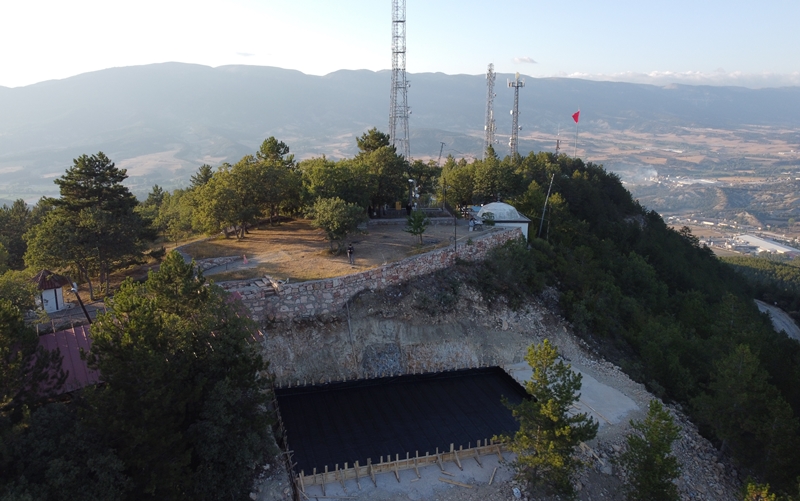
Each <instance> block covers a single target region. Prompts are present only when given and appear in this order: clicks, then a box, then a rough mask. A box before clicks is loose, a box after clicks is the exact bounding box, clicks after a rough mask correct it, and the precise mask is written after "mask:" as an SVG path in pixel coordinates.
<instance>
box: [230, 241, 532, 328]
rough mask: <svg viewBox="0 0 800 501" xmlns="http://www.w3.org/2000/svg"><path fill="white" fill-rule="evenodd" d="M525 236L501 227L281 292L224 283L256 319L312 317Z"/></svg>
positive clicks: (287, 286) (283, 287) (286, 286)
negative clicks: (467, 240)
mask: <svg viewBox="0 0 800 501" xmlns="http://www.w3.org/2000/svg"><path fill="white" fill-rule="evenodd" d="M521 236H522V233H521V232H520V231H519V229H518V228H513V229H499V228H498V229H496V230H493V231H492V233H491V234H489V235H486V236H484V237H482V238H479V239H476V240H475V241H474V242H473V243H472V244H471V245H461V246H459V247H458V250H457V251H453V248H452V247H448V248H444V249H438V250H435V251H431V252H428V253H425V254H421V255H419V256H413V257H409V258H406V259H403V260H402V261H397V262H395V263H391V264H388V265H386V266H382V267H380V268H374V269H371V270H367V271H363V272H361V273H354V274H352V275H345V276H342V277H336V278H327V279H324V280H313V281H308V282H300V283H296V284H291V283H290V284H283V285H281V286H280V288H279V290H278V291H277V294H276V293H275V291H274V290H273V289H272V288H271V287H270V288H269V289H267V288H264V287H252V286H251V287H244V288H241V289H240V288H239V287H236V286H234V287H231V286H226V285H228V284H220V285H223V286H225V287H226V288H228V289H231V290H238V292H239V293H240V294H241V296H242V301H243V302H244V304H245V305H246V306H247V307H248V309H249V310H250V311H251V313H252V317H253V320H256V321H257V322H264V321H267V320H269V321H272V320H290V319H293V318H308V317H313V316H316V315H326V314H330V313H338V311H339V310H340V309H341V308H342V307H343V306H344V304H345V302H346V301H348V300H349V299H350V298H352V297H353V296H354V295H356V294H358V293H359V292H361V291H363V290H366V289H370V290H378V289H383V288H385V287H388V286H391V285H395V284H399V283H402V282H405V281H406V280H409V279H411V278H414V277H417V276H421V275H427V274H429V273H432V272H434V271H437V270H441V269H443V268H447V267H448V266H451V265H452V264H453V263H454V262H455V259H456V257H458V258H459V259H464V260H467V261H474V260H481V259H483V258H484V257H485V256H486V253H487V252H488V251H489V250H491V249H493V248H494V247H497V246H499V245H502V244H504V243H506V242H508V241H509V240H513V239H517V238H520V237H521ZM237 285H239V284H237ZM241 285H244V283H242V284H241ZM248 285H249V284H248Z"/></svg>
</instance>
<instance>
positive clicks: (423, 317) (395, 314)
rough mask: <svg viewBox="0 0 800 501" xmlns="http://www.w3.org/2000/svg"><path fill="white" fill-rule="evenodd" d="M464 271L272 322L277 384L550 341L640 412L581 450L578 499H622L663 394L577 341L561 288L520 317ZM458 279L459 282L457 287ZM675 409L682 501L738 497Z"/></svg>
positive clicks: (414, 366)
mask: <svg viewBox="0 0 800 501" xmlns="http://www.w3.org/2000/svg"><path fill="white" fill-rule="evenodd" d="M461 271H463V270H461ZM460 273H461V272H460V271H459V270H458V269H452V270H445V272H444V273H441V272H440V273H438V274H432V275H429V276H425V277H421V278H417V279H415V280H414V281H413V282H409V283H405V284H401V285H398V286H392V287H389V288H387V289H384V290H380V291H364V292H362V293H361V294H359V295H358V296H357V297H355V298H353V299H352V300H351V301H349V302H348V303H347V305H346V307H345V308H342V309H341V310H339V311H336V312H333V313H332V314H329V315H326V316H325V317H317V318H314V319H304V320H301V321H294V322H292V321H285V322H275V323H272V324H270V325H268V326H267V329H266V330H265V334H266V340H265V342H264V355H265V357H266V358H267V359H268V360H269V361H270V369H271V371H273V372H274V374H275V375H276V383H277V384H279V385H286V384H288V383H290V382H291V384H292V385H294V384H296V383H297V382H299V383H301V384H302V383H303V382H306V383H312V382H324V381H328V380H344V379H353V378H367V377H375V376H376V375H377V376H381V375H390V374H398V373H414V372H426V371H438V370H445V369H453V368H462V367H473V366H477V365H499V366H508V365H511V364H518V363H520V362H523V361H524V356H525V353H526V351H527V348H528V346H530V345H531V344H533V343H538V342H541V341H542V340H543V339H545V338H548V339H550V341H551V342H552V343H553V344H554V345H555V346H556V347H557V348H558V350H559V354H560V355H561V356H562V357H563V358H564V359H565V360H566V361H567V362H569V363H570V364H572V366H573V367H574V368H575V369H578V370H580V371H581V372H583V373H584V374H587V375H591V376H592V378H594V379H596V380H597V381H599V382H600V383H602V384H604V385H607V386H609V387H611V388H614V390H616V391H618V392H621V393H622V394H624V395H625V396H627V397H629V398H630V399H632V400H633V401H634V402H635V404H636V406H637V407H638V409H635V410H633V411H631V412H629V413H628V414H627V415H625V416H624V417H623V418H621V419H620V420H619V421H618V422H615V423H613V424H611V423H607V424H604V423H601V425H602V426H601V427H600V431H599V433H598V436H597V438H595V439H594V440H592V441H591V442H590V443H589V444H586V447H585V448H582V449H581V450H580V451H578V454H579V455H580V456H581V457H582V458H583V459H584V460H585V461H586V463H587V467H586V468H585V469H584V470H583V471H582V472H581V473H580V474H579V476H578V478H576V483H577V485H576V487H577V488H578V489H579V490H580V492H579V494H578V498H579V499H581V500H584V499H586V500H588V499H598V498H599V497H600V496H603V497H605V498H606V499H622V497H623V495H622V493H621V491H620V488H621V485H622V482H621V481H622V479H623V478H624V472H621V471H617V468H615V467H613V458H615V457H616V456H617V455H618V454H620V453H621V451H623V450H624V445H625V436H626V435H627V434H628V433H629V432H630V426H629V421H630V420H631V419H634V420H641V419H643V418H644V415H645V413H646V409H647V405H648V402H649V401H650V400H651V399H653V398H655V397H654V396H653V395H651V394H650V393H649V392H647V390H646V389H645V388H644V386H643V385H641V384H639V383H637V382H634V381H632V380H631V379H630V378H628V376H627V375H625V374H624V373H623V372H622V371H621V370H620V369H619V367H617V366H615V365H613V364H611V363H609V362H607V361H605V360H603V359H602V358H600V357H599V356H598V355H597V354H596V353H594V352H592V350H591V349H590V348H589V347H588V346H587V345H586V343H584V342H583V341H582V340H580V339H579V338H577V337H576V336H575V335H573V334H572V330H571V326H570V325H569V324H568V323H567V322H565V321H564V320H563V319H562V318H561V317H560V316H559V315H558V313H557V311H558V294H557V292H556V291H555V290H553V289H546V290H545V291H544V292H543V293H542V294H541V295H540V297H539V298H536V299H530V300H529V301H527V302H526V303H525V304H524V306H523V307H522V308H520V309H518V310H512V309H510V308H508V306H507V304H506V303H505V301H504V300H503V299H502V297H497V298H494V301H493V302H492V303H491V304H490V303H487V301H486V300H485V299H484V298H483V297H482V295H481V293H480V292H478V291H477V290H476V289H474V288H473V287H471V286H469V285H467V281H466V280H464V278H465V277H464V276H463V275H460ZM454 281H455V282H459V284H458V286H457V287H454V286H453V283H454ZM669 408H670V411H671V413H672V414H673V416H675V418H676V422H677V423H678V424H679V425H680V426H681V427H682V429H683V432H682V436H681V438H680V440H679V441H678V442H677V443H676V444H675V445H674V447H673V453H674V454H675V455H676V456H677V457H678V459H679V461H680V463H681V465H682V468H683V470H682V473H681V477H680V478H679V479H678V487H679V491H680V495H681V499H685V500H689V499H719V500H727V499H736V496H738V492H739V489H740V488H741V481H740V479H738V477H737V473H736V470H735V468H734V467H733V466H732V465H731V464H730V463H729V462H728V461H727V460H723V461H722V462H718V458H717V454H716V451H715V450H714V448H713V446H712V445H711V444H710V443H709V442H708V441H707V440H706V439H704V438H703V437H702V436H700V434H699V433H698V432H697V429H696V428H695V427H694V426H693V425H692V424H691V423H690V422H689V420H688V418H687V417H686V416H685V415H684V414H683V413H682V412H681V410H680V408H678V407H673V406H670V407H669ZM282 485H285V484H282ZM515 485H517V484H515V483H513V482H500V483H497V484H494V485H493V486H491V487H489V486H481V489H482V490H480V495H478V494H479V493H478V492H477V490H478V489H476V492H475V493H474V494H475V496H471V494H473V493H471V492H464V490H463V489H462V490H459V491H437V492H436V494H435V496H434V497H435V498H437V499H440V500H442V501H455V500H459V501H461V500H470V499H482V500H483V499H498V500H499V499H509V496H511V488H512V487H513V486H515ZM476 487H478V486H476ZM265 489H266V487H265ZM356 494H360V496H359V497H358V498H359V499H383V500H395V499H396V500H400V499H408V496H407V495H406V494H405V493H402V494H392V493H389V492H373V491H369V492H367V491H366V490H365V491H364V492H363V493H362V492H358V493H353V492H349V494H348V495H356ZM361 494H363V495H361ZM259 499H272V498H269V497H259ZM275 499H278V498H275ZM281 499H285V498H281ZM537 499H538V498H537Z"/></svg>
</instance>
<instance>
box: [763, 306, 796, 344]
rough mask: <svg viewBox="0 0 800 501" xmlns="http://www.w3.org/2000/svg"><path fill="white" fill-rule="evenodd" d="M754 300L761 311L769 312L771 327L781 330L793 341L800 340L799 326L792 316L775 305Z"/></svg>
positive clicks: (776, 330)
mask: <svg viewBox="0 0 800 501" xmlns="http://www.w3.org/2000/svg"><path fill="white" fill-rule="evenodd" d="M755 301H756V304H757V305H758V309H759V311H761V313H765V312H766V313H769V318H770V319H771V320H772V327H773V328H774V329H775V332H781V331H783V332H785V333H786V335H787V336H789V337H790V338H792V339H794V340H795V341H800V327H798V326H797V324H796V323H795V322H794V320H793V319H792V317H790V316H789V315H787V314H786V312H785V311H783V310H782V309H780V308H778V307H777V306H772V305H770V304H767V303H765V302H764V301H759V300H758V299H756V300H755Z"/></svg>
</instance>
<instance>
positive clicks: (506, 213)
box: [478, 202, 531, 240]
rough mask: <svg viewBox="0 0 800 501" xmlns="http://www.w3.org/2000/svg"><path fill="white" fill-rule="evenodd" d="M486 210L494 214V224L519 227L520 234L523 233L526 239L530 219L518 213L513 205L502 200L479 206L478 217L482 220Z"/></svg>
mask: <svg viewBox="0 0 800 501" xmlns="http://www.w3.org/2000/svg"><path fill="white" fill-rule="evenodd" d="M487 212H490V213H491V214H492V216H494V224H495V226H499V227H504V228H519V229H520V230H522V234H523V235H525V240H527V239H528V229H529V228H530V225H531V220H530V219H528V218H527V217H525V216H523V215H522V214H520V213H519V211H517V209H515V208H514V207H512V206H510V205H508V204H505V203H503V202H492V203H490V204H486V205H484V206H483V207H481V210H479V211H478V219H480V220H482V221H483V220H484V216H485V215H486V213H487Z"/></svg>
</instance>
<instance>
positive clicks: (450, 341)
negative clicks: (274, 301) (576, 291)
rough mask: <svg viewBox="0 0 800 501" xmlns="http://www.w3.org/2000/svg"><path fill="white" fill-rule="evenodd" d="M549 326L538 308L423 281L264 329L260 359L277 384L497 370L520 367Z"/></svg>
mask: <svg viewBox="0 0 800 501" xmlns="http://www.w3.org/2000/svg"><path fill="white" fill-rule="evenodd" d="M442 298H445V299H444V300H443V299H442ZM556 322H557V318H556V317H554V316H553V315H551V314H550V313H549V311H548V310H547V309H546V308H544V306H543V305H542V304H541V303H539V302H535V303H530V304H529V305H527V307H526V308H524V309H522V310H520V311H517V312H514V311H509V310H508V308H507V307H506V306H505V305H504V304H503V302H501V301H498V302H497V303H496V304H495V305H494V306H488V305H487V304H486V303H485V302H484V301H483V299H482V298H481V296H480V294H479V293H478V292H477V291H475V290H473V289H471V288H470V287H468V286H465V285H462V286H461V287H459V290H458V292H457V293H453V291H452V290H450V289H448V290H443V289H442V287H441V286H440V284H438V283H437V280H436V278H435V276H429V277H423V278H422V279H419V280H416V281H414V282H413V283H412V284H404V285H401V286H395V287H390V288H388V289H385V290H382V291H365V292H363V293H361V294H360V295H359V296H357V297H356V298H355V299H353V300H352V301H351V302H350V303H349V304H348V305H347V307H346V308H343V309H342V310H341V311H339V312H337V314H336V315H335V316H328V317H327V318H326V319H325V320H324V321H323V320H321V319H320V320H313V321H299V322H282V323H274V324H271V325H270V326H269V328H268V329H267V330H266V331H265V333H266V334H267V340H266V343H265V356H266V358H267V359H268V360H269V361H270V368H271V370H272V371H273V372H274V373H275V375H276V378H277V382H278V383H279V384H287V383H289V382H291V383H293V384H294V383H295V382H297V381H300V382H302V381H307V382H311V381H326V380H328V379H330V380H342V379H352V378H363V377H374V376H376V375H377V376H381V375H391V374H401V373H414V372H430V371H439V370H446V369H455V368H463V367H475V366H479V365H501V366H502V365H506V364H511V363H517V362H520V361H522V360H523V357H524V354H525V351H526V349H527V347H528V346H529V345H530V344H531V343H533V342H535V341H537V340H540V339H543V336H544V335H545V334H546V333H547V327H546V324H550V325H555V323H556Z"/></svg>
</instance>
